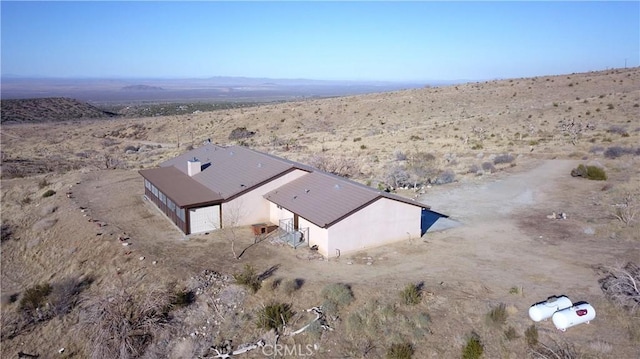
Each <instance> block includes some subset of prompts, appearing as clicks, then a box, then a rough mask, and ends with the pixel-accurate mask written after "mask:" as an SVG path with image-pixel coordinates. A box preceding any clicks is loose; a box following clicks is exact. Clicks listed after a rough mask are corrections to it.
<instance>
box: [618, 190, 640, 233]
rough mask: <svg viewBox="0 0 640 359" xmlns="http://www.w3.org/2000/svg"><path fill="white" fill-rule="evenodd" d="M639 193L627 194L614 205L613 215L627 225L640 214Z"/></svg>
mask: <svg viewBox="0 0 640 359" xmlns="http://www.w3.org/2000/svg"><path fill="white" fill-rule="evenodd" d="M636 198H637V195H633V194H631V193H627V194H625V196H624V197H623V198H622V199H619V200H618V201H617V202H618V203H616V204H614V205H613V216H614V217H615V218H616V219H618V220H619V221H620V222H622V223H624V224H625V225H629V224H631V223H632V222H634V221H635V219H636V218H635V217H636V215H637V214H638V205H637V203H636V202H637V200H636Z"/></svg>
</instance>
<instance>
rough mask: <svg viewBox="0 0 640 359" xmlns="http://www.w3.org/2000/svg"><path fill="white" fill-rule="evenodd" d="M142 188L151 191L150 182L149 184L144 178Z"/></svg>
mask: <svg viewBox="0 0 640 359" xmlns="http://www.w3.org/2000/svg"><path fill="white" fill-rule="evenodd" d="M144 188H146V189H148V190H151V182H149V180H148V179H146V178H145V180H144Z"/></svg>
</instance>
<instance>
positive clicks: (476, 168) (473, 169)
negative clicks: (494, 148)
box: [467, 163, 481, 174]
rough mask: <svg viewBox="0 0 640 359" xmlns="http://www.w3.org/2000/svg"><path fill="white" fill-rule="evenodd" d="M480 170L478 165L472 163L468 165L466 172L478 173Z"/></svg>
mask: <svg viewBox="0 0 640 359" xmlns="http://www.w3.org/2000/svg"><path fill="white" fill-rule="evenodd" d="M480 170H481V169H480V166H478V165H477V164H475V163H474V164H472V165H471V166H469V170H468V171H467V173H472V174H478V173H480Z"/></svg>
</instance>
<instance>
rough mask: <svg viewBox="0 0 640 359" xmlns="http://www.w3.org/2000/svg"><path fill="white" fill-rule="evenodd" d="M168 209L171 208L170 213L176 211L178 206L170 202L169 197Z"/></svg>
mask: <svg viewBox="0 0 640 359" xmlns="http://www.w3.org/2000/svg"><path fill="white" fill-rule="evenodd" d="M167 207H169V210H170V211H175V209H176V204H175V203H173V201H172V200H170V199H169V197H167Z"/></svg>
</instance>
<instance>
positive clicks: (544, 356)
mask: <svg viewBox="0 0 640 359" xmlns="http://www.w3.org/2000/svg"><path fill="white" fill-rule="evenodd" d="M529 350H530V351H531V356H532V357H533V358H535V359H576V358H580V357H581V355H580V353H578V351H577V350H576V349H575V347H574V346H573V345H572V344H569V343H567V342H562V343H558V342H556V341H552V344H544V343H542V342H539V343H538V345H536V346H533V347H529Z"/></svg>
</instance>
